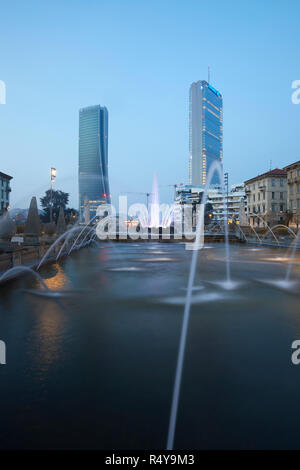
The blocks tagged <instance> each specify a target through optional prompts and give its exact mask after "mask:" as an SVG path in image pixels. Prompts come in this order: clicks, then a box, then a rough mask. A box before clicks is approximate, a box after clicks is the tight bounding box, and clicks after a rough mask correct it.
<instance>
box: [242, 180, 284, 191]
mask: <svg viewBox="0 0 300 470" xmlns="http://www.w3.org/2000/svg"><path fill="white" fill-rule="evenodd" d="M277 181H278V179H277V178H272V180H271V185H272V187H275V186H278V183H277ZM285 181H286V179H285V178H280V179H279V186H280V187H283V186H284V182H285ZM265 184H266V182H265V181H260V182H259V183H258V184H257V187H258V188H259V187H261V186H263V185H265ZM250 188H251V185H250V186H249V189H250ZM252 188H253V189H255V188H256V183H253V185H252Z"/></svg>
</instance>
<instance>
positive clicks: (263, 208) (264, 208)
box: [262, 204, 266, 212]
mask: <svg viewBox="0 0 300 470" xmlns="http://www.w3.org/2000/svg"><path fill="white" fill-rule="evenodd" d="M262 211H263V212H266V206H265V205H264V204H263V206H262Z"/></svg>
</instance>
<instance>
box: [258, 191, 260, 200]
mask: <svg viewBox="0 0 300 470" xmlns="http://www.w3.org/2000/svg"><path fill="white" fill-rule="evenodd" d="M258 200H259V201H260V193H258Z"/></svg>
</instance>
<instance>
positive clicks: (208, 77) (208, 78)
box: [207, 66, 210, 83]
mask: <svg viewBox="0 0 300 470" xmlns="http://www.w3.org/2000/svg"><path fill="white" fill-rule="evenodd" d="M207 80H208V81H207V83H209V82H210V66H208V74H207Z"/></svg>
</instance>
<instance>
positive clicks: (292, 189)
mask: <svg viewBox="0 0 300 470" xmlns="http://www.w3.org/2000/svg"><path fill="white" fill-rule="evenodd" d="M293 194H294V186H293V185H291V186H290V195H293Z"/></svg>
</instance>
